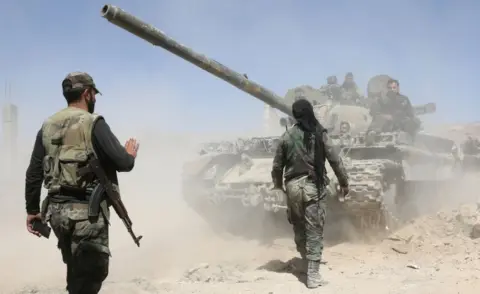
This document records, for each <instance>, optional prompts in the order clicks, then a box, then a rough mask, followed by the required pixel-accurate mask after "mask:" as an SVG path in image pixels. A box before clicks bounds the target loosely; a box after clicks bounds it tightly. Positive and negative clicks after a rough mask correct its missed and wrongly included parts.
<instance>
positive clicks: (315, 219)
mask: <svg viewBox="0 0 480 294" xmlns="http://www.w3.org/2000/svg"><path fill="white" fill-rule="evenodd" d="M292 113H293V117H294V118H295V119H296V121H297V123H296V124H295V125H294V126H293V127H292V128H291V129H289V130H287V131H286V132H285V133H284V134H283V135H282V137H281V138H280V141H279V143H278V146H277V150H276V154H275V158H274V160H273V168H272V180H273V183H274V189H282V190H283V180H284V178H285V188H286V194H287V203H288V215H289V218H288V219H289V222H290V223H291V224H292V225H293V231H294V233H295V243H296V245H297V250H298V252H299V253H300V255H301V256H302V259H303V260H304V261H305V262H307V287H309V288H317V287H319V286H321V285H324V284H326V282H325V281H324V280H323V279H322V276H321V275H320V273H319V266H320V261H321V259H322V252H323V227H324V224H325V212H326V194H327V191H326V189H325V187H326V186H327V185H328V182H329V180H328V178H327V175H326V169H325V159H327V160H328V161H329V163H330V166H331V167H332V169H333V170H334V172H335V175H336V176H337V178H338V180H339V184H340V186H341V189H342V193H344V194H345V195H346V194H347V193H348V177H347V173H346V171H345V168H344V166H343V164H342V161H341V159H340V158H339V157H338V154H337V153H335V152H334V151H333V146H332V142H331V139H330V138H329V136H328V134H327V132H326V130H325V129H324V128H323V127H322V125H320V123H319V122H318V121H317V119H316V118H315V115H314V112H313V106H312V104H310V102H308V101H307V100H304V99H302V100H298V101H296V102H295V103H293V105H292ZM284 168H285V173H284Z"/></svg>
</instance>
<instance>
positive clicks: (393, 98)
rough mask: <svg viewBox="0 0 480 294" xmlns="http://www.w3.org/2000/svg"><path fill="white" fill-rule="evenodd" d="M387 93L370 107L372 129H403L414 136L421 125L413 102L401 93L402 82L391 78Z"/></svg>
mask: <svg viewBox="0 0 480 294" xmlns="http://www.w3.org/2000/svg"><path fill="white" fill-rule="evenodd" d="M387 89H388V91H387V93H386V94H385V95H384V96H383V97H382V98H381V99H378V100H377V101H375V103H373V105H372V106H371V108H370V114H371V115H372V117H373V122H372V129H375V130H379V131H395V130H403V131H405V132H408V133H410V135H412V136H414V135H415V133H416V131H417V130H418V129H419V127H420V121H419V120H418V119H417V118H416V116H415V112H414V110H413V107H412V104H411V103H410V100H409V99H408V97H407V96H405V95H402V94H400V83H399V82H398V81H397V80H394V79H390V80H389V81H388V82H387Z"/></svg>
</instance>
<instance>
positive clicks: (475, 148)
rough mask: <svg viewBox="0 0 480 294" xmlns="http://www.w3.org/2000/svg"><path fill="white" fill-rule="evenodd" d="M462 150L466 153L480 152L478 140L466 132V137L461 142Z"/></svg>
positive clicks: (474, 153) (475, 153)
mask: <svg viewBox="0 0 480 294" xmlns="http://www.w3.org/2000/svg"><path fill="white" fill-rule="evenodd" d="M462 151H463V153H464V154H467V155H477V154H479V153H480V141H479V140H478V139H477V138H473V136H472V135H470V134H468V135H467V139H466V140H465V141H464V142H463V144H462Z"/></svg>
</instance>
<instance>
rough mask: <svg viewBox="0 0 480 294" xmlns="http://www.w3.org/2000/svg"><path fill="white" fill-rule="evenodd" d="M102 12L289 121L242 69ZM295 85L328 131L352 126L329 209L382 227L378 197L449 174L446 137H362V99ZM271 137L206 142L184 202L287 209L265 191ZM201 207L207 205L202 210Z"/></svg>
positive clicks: (374, 88)
mask: <svg viewBox="0 0 480 294" xmlns="http://www.w3.org/2000/svg"><path fill="white" fill-rule="evenodd" d="M102 16H103V17H104V18H106V19H107V20H108V21H109V22H111V23H113V24H115V25H117V26H119V27H121V28H123V29H125V30H127V31H129V32H131V33H132V34H134V35H136V36H138V37H140V38H142V39H144V40H146V41H148V42H149V43H151V44H153V45H155V46H159V47H162V48H164V49H165V50H167V51H169V52H171V53H173V54H175V55H177V56H179V57H180V58H182V59H185V60H187V61H189V62H190V63H192V64H194V65H196V66H198V67H200V68H202V69H204V70H205V71H207V72H209V73H211V74H213V75H215V76H217V77H218V78H220V79H222V80H224V81H226V82H228V83H230V84H232V85H233V86H235V87H237V88H238V89H240V90H242V91H244V92H246V93H249V94H250V95H252V96H254V97H256V98H257V99H259V100H261V101H263V102H264V103H266V104H268V105H269V106H271V107H272V108H274V109H277V110H280V111H281V112H282V113H284V114H286V115H287V116H288V117H287V118H284V119H283V120H282V125H283V126H285V127H288V125H289V122H291V121H292V120H291V118H290V117H291V101H288V99H282V98H281V97H279V96H277V95H276V94H274V93H273V92H272V91H270V90H268V89H266V88H264V87H262V86H261V85H259V84H257V83H255V82H253V81H251V80H249V79H247V78H246V77H245V76H244V75H242V74H239V73H237V72H235V71H233V70H231V69H229V68H228V67H226V66H224V65H223V64H221V63H219V62H217V61H215V60H213V59H210V58H208V57H206V56H204V55H202V54H199V53H197V52H195V51H193V50H192V49H190V48H188V47H186V46H184V45H181V44H179V43H178V42H176V41H175V40H173V39H172V38H170V37H169V36H167V35H166V34H164V33H163V32H162V31H160V30H158V29H157V28H155V27H153V26H152V25H150V24H147V23H145V22H143V21H141V20H139V19H137V18H136V17H134V16H132V15H130V14H128V13H127V12H125V11H123V10H122V9H120V8H118V7H115V6H112V5H105V6H104V7H103V9H102ZM385 78H388V76H377V77H374V78H373V79H372V80H371V81H370V83H369V91H368V92H369V97H367V98H366V99H367V101H368V99H376V98H377V97H376V96H375V95H376V94H378V93H379V92H382V91H383V90H384V89H383V88H382V86H381V84H382V83H383V80H384V79H385ZM385 83H386V81H385ZM385 83H383V85H385ZM302 89H303V92H307V90H308V91H310V94H309V93H306V95H305V96H306V98H307V99H310V100H311V101H312V100H316V99H314V98H313V97H314V96H315V95H317V96H318V97H320V98H319V100H320V101H316V103H315V104H316V105H315V112H316V115H317V118H318V119H319V121H320V122H321V123H322V124H324V125H325V126H326V127H327V128H330V129H331V130H333V131H335V129H337V126H338V125H339V124H340V123H341V122H342V121H349V122H350V123H351V125H352V126H353V127H352V138H351V141H350V142H351V143H350V144H349V145H347V146H343V149H342V154H343V156H344V161H345V163H346V166H347V169H348V172H349V177H350V179H351V191H352V192H351V193H350V194H349V195H348V196H347V197H343V196H341V194H340V193H338V190H339V187H338V185H337V184H336V181H335V180H336V178H335V177H334V176H332V173H331V169H330V170H329V171H330V172H329V173H330V175H329V176H330V178H331V179H332V181H331V184H330V186H329V190H330V192H331V199H330V200H331V201H333V202H334V204H335V205H334V206H332V207H335V210H334V211H332V212H334V213H335V212H337V211H338V212H340V211H343V212H345V213H346V214H347V216H349V217H355V218H357V217H359V218H360V223H362V224H363V227H364V226H367V227H378V226H380V227H381V228H384V227H385V226H386V225H387V223H388V221H387V219H388V218H386V217H385V216H388V215H390V212H389V211H388V210H387V209H386V207H387V206H386V205H385V203H384V199H385V197H384V196H385V195H387V194H388V195H391V194H395V195H397V196H396V197H395V199H396V200H397V202H398V201H399V200H401V199H403V197H401V196H403V195H405V192H404V191H405V190H406V187H407V186H409V185H410V184H411V183H416V182H418V180H427V181H430V180H435V181H438V180H440V181H442V180H444V178H442V179H439V178H438V176H437V173H438V171H440V170H441V171H443V172H444V173H445V174H448V172H445V171H446V170H448V169H449V168H451V167H452V166H453V165H454V161H455V160H454V159H453V156H452V154H451V149H452V146H453V144H454V142H453V141H451V140H447V139H442V138H438V137H434V136H431V135H428V134H418V135H417V136H416V138H415V141H412V140H411V139H408V136H407V135H406V134H405V133H403V132H393V133H382V134H379V135H378V136H377V137H376V138H371V140H370V141H367V140H365V138H366V137H365V131H366V130H367V128H368V126H369V124H370V122H371V120H372V118H371V117H370V114H369V110H368V108H367V107H366V106H367V105H368V103H366V104H364V105H338V104H335V103H331V101H329V99H324V98H325V95H323V94H321V93H319V92H318V90H315V89H313V88H311V87H302ZM289 92H290V91H289ZM293 92H295V90H293ZM297 92H299V91H298V88H297ZM289 95H290V96H291V92H290V94H289V93H287V97H286V98H288V97H289ZM309 97H310V98H309ZM322 97H323V98H322ZM312 102H313V101H312ZM431 106H432V105H427V106H422V107H417V108H416V109H417V110H416V111H417V112H418V114H420V113H422V112H423V113H428V112H429V109H428V108H429V107H431ZM430 110H431V109H430ZM279 135H280V134H279ZM277 139H278V137H276V136H275V137H259V138H249V139H247V140H239V141H237V142H219V143H209V144H206V147H205V148H204V149H203V151H202V155H201V156H200V157H199V158H198V160H195V161H193V162H189V163H187V164H186V165H185V174H184V184H183V188H184V197H185V199H186V201H187V203H189V204H190V205H191V206H192V207H193V208H194V209H196V210H197V211H198V212H201V214H202V216H204V217H205V218H208V217H209V211H210V212H211V211H212V208H211V205H210V203H212V202H213V203H215V204H223V203H225V202H228V200H233V202H234V203H235V204H236V205H237V206H245V207H250V208H254V209H264V210H267V211H271V212H277V211H283V210H284V209H285V208H286V205H285V203H286V201H285V195H284V194H283V193H277V192H273V191H271V190H270V187H271V185H272V184H271V177H270V170H271V164H272V158H273V152H274V149H275V143H276V140H277ZM327 168H329V166H327ZM419 175H423V176H425V175H430V178H427V179H419V178H418V177H419ZM240 203H241V204H240ZM207 207H208V208H209V209H208V210H205V208H207ZM205 212H206V213H205Z"/></svg>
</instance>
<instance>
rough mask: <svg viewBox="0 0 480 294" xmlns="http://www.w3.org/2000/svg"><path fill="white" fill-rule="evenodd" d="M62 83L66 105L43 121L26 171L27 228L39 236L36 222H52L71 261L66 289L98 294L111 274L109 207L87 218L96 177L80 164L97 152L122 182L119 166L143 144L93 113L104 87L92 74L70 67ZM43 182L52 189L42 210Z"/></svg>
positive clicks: (127, 164)
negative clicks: (122, 139)
mask: <svg viewBox="0 0 480 294" xmlns="http://www.w3.org/2000/svg"><path fill="white" fill-rule="evenodd" d="M62 88H63V96H64V97H65V99H66V100H67V103H68V106H67V107H66V108H64V109H62V110H60V111H59V112H57V113H55V114H53V115H52V116H50V117H49V118H48V119H46V120H45V122H44V123H43V125H42V128H41V129H40V130H39V131H38V134H37V137H36V140H35V145H34V148H33V152H32V155H31V159H30V165H29V166H28V169H27V172H26V180H25V201H26V210H27V230H28V231H29V232H30V233H32V234H34V235H37V236H40V233H39V232H38V231H35V230H34V229H33V225H32V224H33V222H34V221H38V220H40V221H43V222H50V226H51V227H52V230H53V232H54V233H55V235H56V237H57V238H58V248H59V249H60V251H61V253H62V257H63V262H64V263H65V264H66V265H67V274H66V281H67V287H66V288H67V291H68V293H92V294H94V293H98V292H99V291H100V288H101V287H102V283H103V281H104V280H105V279H106V278H107V276H108V270H109V258H110V250H109V246H108V243H109V233H108V219H109V215H110V213H109V209H108V207H107V204H106V202H105V201H103V202H102V204H101V206H102V212H103V213H102V214H101V216H100V217H99V219H98V221H97V222H96V223H91V222H90V221H89V220H88V199H89V196H90V194H91V192H92V190H93V187H94V186H95V185H96V182H95V181H94V179H93V178H84V177H80V176H79V175H78V170H79V168H81V167H82V166H85V165H86V164H87V159H88V157H89V156H90V155H93V154H95V155H96V156H97V157H98V158H99V160H100V161H101V163H102V166H103V168H104V170H105V173H106V174H107V176H108V177H109V180H110V181H111V182H112V183H113V184H114V185H115V186H116V187H118V179H117V174H116V172H117V171H119V172H121V171H131V170H132V169H133V166H134V163H135V158H136V156H137V151H138V147H139V145H138V143H137V142H136V140H135V139H129V140H128V141H127V142H126V144H125V147H123V146H122V145H120V143H119V142H118V139H117V138H116V137H115V135H114V134H113V133H112V132H111V130H110V127H109V126H108V124H107V123H106V121H105V120H104V119H103V117H102V116H100V115H98V114H94V108H95V101H96V99H95V95H96V94H100V92H99V91H98V89H97V87H96V85H95V83H94V81H93V79H92V77H91V76H90V75H88V74H87V73H82V72H74V73H70V74H68V75H67V76H66V78H65V79H64V80H63V82H62ZM43 182H44V185H45V188H46V189H47V190H48V195H47V197H46V199H45V200H44V202H43V203H42V209H41V210H40V193H41V187H42V183H43Z"/></svg>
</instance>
